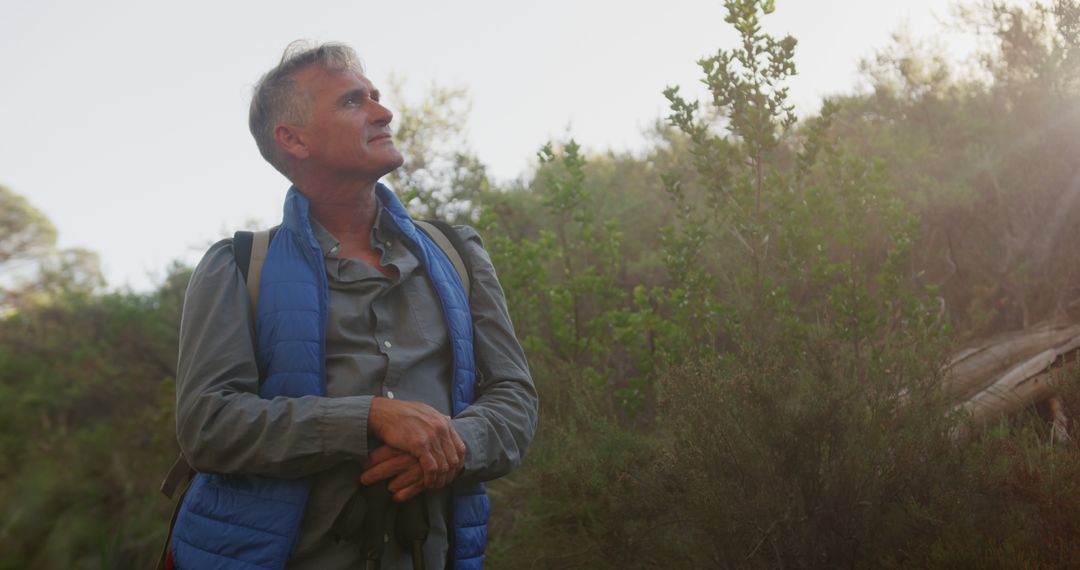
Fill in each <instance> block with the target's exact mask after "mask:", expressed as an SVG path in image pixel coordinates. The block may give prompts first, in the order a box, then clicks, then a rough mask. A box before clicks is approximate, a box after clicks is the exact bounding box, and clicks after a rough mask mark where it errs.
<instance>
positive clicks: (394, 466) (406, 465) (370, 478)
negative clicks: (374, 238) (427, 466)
mask: <svg viewBox="0 0 1080 570" xmlns="http://www.w3.org/2000/svg"><path fill="white" fill-rule="evenodd" d="M412 467H419V464H418V463H417V462H416V458H415V457H413V456H411V455H408V454H406V453H400V454H397V455H394V456H393V457H390V458H389V459H386V460H385V461H381V462H379V463H376V464H373V465H371V466H370V467H368V468H366V469H364V472H363V474H361V475H360V484H362V485H371V484H372V483H376V482H378V481H382V480H383V479H387V478H390V477H394V476H396V475H399V474H400V473H403V472H406V471H408V470H409V469H410V468H412Z"/></svg>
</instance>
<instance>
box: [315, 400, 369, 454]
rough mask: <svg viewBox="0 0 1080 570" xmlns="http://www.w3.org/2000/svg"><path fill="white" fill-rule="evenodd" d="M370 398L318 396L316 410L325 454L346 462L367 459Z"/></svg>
mask: <svg viewBox="0 0 1080 570" xmlns="http://www.w3.org/2000/svg"><path fill="white" fill-rule="evenodd" d="M371 399H372V396H347V397H343V398H321V399H320V401H319V405H318V407H317V413H318V414H319V437H320V438H321V439H322V442H323V453H324V454H326V455H328V456H331V457H336V458H340V459H342V460H346V461H351V460H358V461H363V460H365V459H367V455H368V452H369V451H370V449H368V415H369V414H370V412H371Z"/></svg>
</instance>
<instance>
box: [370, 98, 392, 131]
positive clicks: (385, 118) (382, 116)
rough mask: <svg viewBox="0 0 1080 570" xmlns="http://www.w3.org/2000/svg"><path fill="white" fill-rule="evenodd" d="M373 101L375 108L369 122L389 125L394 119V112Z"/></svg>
mask: <svg viewBox="0 0 1080 570" xmlns="http://www.w3.org/2000/svg"><path fill="white" fill-rule="evenodd" d="M374 103H375V109H374V112H373V113H372V114H371V122H373V123H375V124H377V125H389V124H390V121H392V120H394V112H393V111H391V110H390V109H389V108H387V107H385V106H383V104H382V103H379V102H378V101H375V102H374Z"/></svg>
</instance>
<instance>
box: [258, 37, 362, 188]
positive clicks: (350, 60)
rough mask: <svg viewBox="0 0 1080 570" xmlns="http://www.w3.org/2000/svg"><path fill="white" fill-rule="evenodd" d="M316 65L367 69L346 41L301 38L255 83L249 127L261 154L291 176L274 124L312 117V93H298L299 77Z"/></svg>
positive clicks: (338, 68) (297, 122) (334, 69)
mask: <svg viewBox="0 0 1080 570" xmlns="http://www.w3.org/2000/svg"><path fill="white" fill-rule="evenodd" d="M312 65H317V66H319V67H321V68H323V69H325V70H328V71H346V70H355V71H358V72H360V73H363V72H364V66H363V64H362V63H360V58H359V57H357V56H356V52H355V51H354V50H353V48H351V47H349V46H347V45H345V44H340V43H326V44H322V45H319V44H311V43H308V42H307V41H304V40H297V41H295V42H292V43H291V44H289V45H288V47H286V48H285V53H283V54H282V55H281V62H280V63H278V64H277V66H276V67H274V68H273V69H271V70H270V71H267V72H266V75H263V76H262V78H261V79H259V82H258V83H256V84H255V93H254V95H253V96H252V97H251V111H250V113H249V115H248V128H250V129H251V136H253V137H255V144H256V145H258V147H259V153H260V154H262V156H263V158H265V159H266V161H267V162H269V163H270V164H271V165H272V166H273V167H274V168H276V169H277V170H278V172H281V173H282V174H284V175H285V177H286V178H288V177H289V173H288V172H286V170H287V169H286V166H287V164H286V162H285V156H284V155H283V154H282V152H281V149H279V148H278V146H277V143H275V142H274V127H276V126H277V125H280V124H282V123H294V124H304V123H306V122H307V120H308V118H309V117H310V116H311V95H310V93H307V92H303V93H300V92H298V91H299V90H298V89H297V88H296V80H295V77H296V74H297V73H298V72H299V71H301V70H303V69H305V68H307V67H309V66H312Z"/></svg>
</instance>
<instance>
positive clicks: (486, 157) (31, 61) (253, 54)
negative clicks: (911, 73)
mask: <svg viewBox="0 0 1080 570" xmlns="http://www.w3.org/2000/svg"><path fill="white" fill-rule="evenodd" d="M0 2H2V4H0V6H2V7H0V70H2V72H3V77H4V80H3V81H2V83H0V185H5V186H8V187H9V188H11V189H12V190H14V191H15V192H18V193H20V194H22V195H24V196H26V197H28V198H29V199H30V201H31V202H32V203H33V204H34V205H35V206H36V207H37V208H39V209H40V210H42V211H44V212H45V214H46V215H48V216H49V217H50V218H51V219H52V220H53V222H54V223H55V224H56V226H57V227H58V228H59V231H60V239H59V241H60V245H61V246H62V247H74V246H78V247H86V248H89V249H92V250H94V251H97V252H98V253H99V254H100V255H101V257H102V262H103V266H104V269H105V272H106V276H107V278H108V280H109V284H110V286H112V287H122V286H125V285H127V286H131V287H133V288H135V289H137V290H145V289H148V288H149V287H151V286H153V285H154V284H155V283H156V282H157V280H158V279H159V278H160V277H161V276H163V274H164V268H165V267H166V266H167V265H168V263H169V262H170V261H171V260H174V259H182V260H184V261H186V262H188V263H194V262H196V261H197V260H198V259H199V257H200V256H201V254H202V252H203V251H204V250H205V248H206V247H207V246H208V245H209V244H210V243H211V242H212V241H215V240H216V239H218V238H220V237H224V236H226V235H231V234H232V232H233V231H234V230H236V229H243V228H245V227H250V226H249V225H248V224H247V222H249V221H251V220H255V221H258V222H260V223H263V224H265V225H267V226H269V225H273V224H274V223H277V221H278V220H279V219H280V215H281V214H280V212H281V201H282V198H283V197H284V194H285V191H286V189H287V188H288V182H287V181H286V180H285V179H284V178H283V177H281V176H280V175H279V174H277V172H276V171H274V170H273V169H272V168H271V167H270V166H269V165H268V164H266V163H265V162H263V160H262V158H261V157H260V156H259V154H258V151H257V150H256V148H255V144H254V142H253V141H252V139H251V136H250V134H249V133H248V130H247V106H248V103H249V101H250V94H251V88H252V85H253V84H254V83H255V81H256V80H257V79H258V78H259V76H260V75H261V74H262V73H263V72H265V71H266V70H267V69H268V68H269V67H271V66H273V65H274V64H275V63H276V62H277V60H278V59H279V58H280V55H281V51H282V49H283V48H284V47H285V46H286V45H287V44H288V43H289V42H290V41H292V40H295V39H298V38H307V39H311V40H316V41H342V42H345V43H348V44H351V45H352V46H353V47H355V48H356V50H357V51H358V52H359V53H360V56H361V58H362V59H363V60H364V62H365V65H366V67H367V71H368V76H369V77H370V78H371V79H372V81H374V82H375V84H376V85H385V83H386V79H387V78H388V77H389V76H390V75H395V76H398V77H401V78H404V79H405V80H406V81H407V84H406V93H405V98H406V100H408V101H411V102H417V101H419V100H420V98H421V97H422V96H423V94H424V92H425V91H426V89H427V88H428V86H430V85H431V84H433V83H435V84H439V85H444V86H461V87H464V88H466V89H467V90H468V92H469V94H470V96H471V98H472V102H473V108H472V113H471V115H470V119H469V123H468V133H467V136H468V139H469V141H470V145H471V148H472V150H473V151H474V152H475V153H476V154H477V156H479V158H480V160H481V161H482V162H484V163H485V164H487V165H488V167H489V169H490V172H491V173H492V174H493V175H495V177H496V178H497V179H499V180H509V179H513V178H515V177H518V176H521V175H525V174H527V173H528V171H529V169H530V168H531V167H532V165H533V164H534V158H533V157H535V154H536V150H537V149H538V148H539V147H540V146H541V145H542V144H544V143H545V142H546V141H548V140H549V139H552V138H554V139H557V140H561V139H564V138H565V137H566V135H567V134H568V133H569V134H570V135H572V136H573V137H575V138H576V139H577V140H578V141H579V142H580V143H582V144H583V145H584V146H585V147H586V149H589V150H592V151H597V152H599V151H603V150H606V149H615V150H636V149H641V148H643V147H644V146H645V145H646V144H647V143H646V138H645V136H644V135H643V132H644V131H645V130H646V129H647V128H648V127H649V126H650V125H652V124H653V123H654V121H656V120H657V119H658V118H661V117H663V116H665V115H666V113H667V107H666V101H665V99H664V98H663V95H662V91H663V89H664V88H665V87H666V86H668V85H681V86H683V89H684V92H685V91H687V90H689V92H691V93H696V92H697V91H696V89H697V87H696V86H697V85H698V80H699V78H700V73H699V69H698V68H697V65H696V63H695V62H696V61H697V60H698V58H700V57H702V56H704V55H708V54H711V53H714V52H715V51H716V49H718V48H721V47H723V48H731V47H734V41H735V35H734V33H733V32H732V31H730V30H729V28H728V27H727V24H725V23H724V21H723V19H724V10H723V3H722V2H721V1H719V0H715V1H703V0H667V1H665V2H656V1H650V2H645V1H638V0H620V1H615V0H603V1H600V0H596V1H593V0H578V1H576V2H574V1H569V0H549V1H547V2H516V1H509V0H503V1H491V0H458V1H443V2H438V1H434V0H431V1H422V0H404V1H397V2H368V1H361V0H354V1H352V2H335V1H329V0H309V1H307V2H289V3H286V2H282V1H279V0H261V1H254V0H243V1H233V2H228V1H225V0H218V1H215V2H208V1H205V0H188V1H185V2H158V1H154V0H138V1H136V0H95V1H82V0H78V1H77V0H67V1H50V0H36V1H34V2H26V1H18V0H0ZM776 3H777V11H776V13H775V14H774V15H773V16H770V17H768V18H766V20H765V28H766V30H768V31H770V32H772V33H774V34H776V35H783V34H786V33H790V34H792V35H794V36H795V37H796V38H797V39H798V40H799V45H798V49H797V53H796V61H797V65H798V68H799V73H800V75H799V76H798V77H797V78H795V79H794V80H793V81H792V83H791V86H792V97H793V101H794V102H795V103H796V104H797V106H798V108H799V112H800V114H803V115H806V114H810V113H813V112H814V111H816V110H817V108H818V106H819V105H820V102H821V97H822V96H823V95H827V94H831V93H843V92H850V91H853V90H854V89H856V88H857V87H858V86H859V84H860V78H859V76H858V72H857V67H858V62H859V60H860V59H862V58H865V57H868V56H870V55H872V54H873V53H874V51H875V50H877V49H881V48H883V47H885V46H887V45H888V44H889V42H890V37H891V35H892V34H893V33H894V32H896V31H897V30H898V29H900V28H901V27H904V26H906V28H907V29H908V30H909V32H910V33H911V35H913V36H915V37H917V38H932V39H934V40H935V41H939V42H941V43H942V45H944V46H946V47H948V48H949V49H952V50H955V51H957V52H964V51H965V50H970V47H969V46H970V39H969V38H963V37H960V35H959V34H957V33H955V32H950V31H948V30H946V29H944V28H943V27H942V26H941V24H940V22H941V21H943V20H947V19H948V16H949V14H950V10H949V6H950V2H949V0H906V1H897V0H777V2H776ZM385 102H386V103H387V104H388V106H389V107H390V108H391V109H393V108H394V101H385ZM407 159H408V157H406V160H407Z"/></svg>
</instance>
